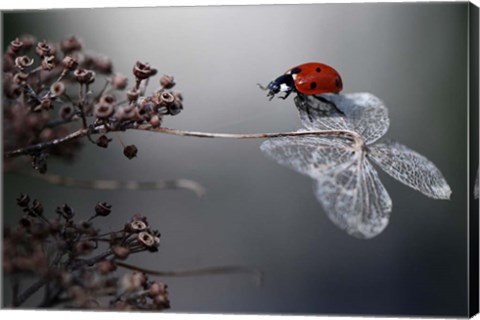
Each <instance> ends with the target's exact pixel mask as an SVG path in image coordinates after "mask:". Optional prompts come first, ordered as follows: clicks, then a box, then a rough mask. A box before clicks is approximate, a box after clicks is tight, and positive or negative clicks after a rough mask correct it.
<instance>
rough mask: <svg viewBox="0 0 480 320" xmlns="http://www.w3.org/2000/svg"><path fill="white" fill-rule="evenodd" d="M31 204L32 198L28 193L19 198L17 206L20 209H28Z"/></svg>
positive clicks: (21, 194)
mask: <svg viewBox="0 0 480 320" xmlns="http://www.w3.org/2000/svg"><path fill="white" fill-rule="evenodd" d="M29 203H30V197H29V196H28V194H26V193H20V196H19V197H18V198H17V205H18V206H19V207H22V208H25V207H28V204H29Z"/></svg>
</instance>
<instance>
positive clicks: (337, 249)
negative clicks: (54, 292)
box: [3, 3, 468, 316]
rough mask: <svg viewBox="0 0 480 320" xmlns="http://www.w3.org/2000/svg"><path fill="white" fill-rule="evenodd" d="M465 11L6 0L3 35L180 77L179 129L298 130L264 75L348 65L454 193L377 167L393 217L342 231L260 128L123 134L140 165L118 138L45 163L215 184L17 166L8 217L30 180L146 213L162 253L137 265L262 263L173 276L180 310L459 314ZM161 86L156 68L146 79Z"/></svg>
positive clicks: (47, 199) (8, 192)
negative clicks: (10, 5) (250, 136)
mask: <svg viewBox="0 0 480 320" xmlns="http://www.w3.org/2000/svg"><path fill="white" fill-rule="evenodd" d="M467 17H468V3H451V4H450V3H447V4H446V3H437V4H426V3H422V4H378V3H377V4H317V5H269V6H230V7H227V6H225V7H222V6H219V7H183V8H174V7H171V8H166V7H163V8H132V9H90V10H89V9H85V10H53V11H52V10H46V11H28V12H4V13H3V46H4V48H5V47H6V45H7V44H8V43H9V42H10V41H12V40H13V39H15V37H16V36H20V35H23V34H32V35H34V36H35V37H36V38H37V39H38V40H43V39H46V40H49V41H52V42H57V41H61V40H62V39H64V38H66V37H68V36H70V35H75V36H77V37H79V38H80V39H82V41H83V43H84V47H86V48H87V49H88V48H89V49H92V50H95V51H96V52H99V53H103V54H105V55H107V56H109V57H111V58H112V59H113V63H114V68H115V70H114V71H116V72H121V73H123V74H127V75H129V77H130V84H132V83H133V77H132V76H131V70H132V67H133V65H134V63H135V61H137V60H140V61H143V62H149V63H150V64H151V65H152V66H154V67H156V68H158V70H159V73H160V74H163V73H165V74H171V75H173V76H174V77H175V80H176V82H177V86H176V88H175V89H177V90H180V91H181V92H182V93H183V95H184V108H185V109H184V110H183V112H182V113H181V114H180V115H178V116H176V117H168V118H167V119H166V121H165V123H164V125H165V126H167V127H171V128H177V129H185V130H196V131H207V132H230V133H255V132H279V131H292V130H296V129H299V128H300V121H299V118H298V115H297V111H296V108H295V106H294V103H293V99H291V98H289V99H287V100H285V101H283V100H279V99H274V100H272V101H268V99H267V98H266V96H265V95H266V93H265V92H263V91H261V90H259V89H258V87H257V86H256V83H262V84H267V83H268V82H269V81H270V80H272V79H274V78H276V77H277V76H279V75H280V74H282V73H283V72H285V71H286V70H287V69H289V68H290V67H292V66H295V65H298V64H300V63H304V62H309V61H318V62H323V63H327V64H329V65H331V66H333V67H334V68H336V69H337V70H338V71H339V72H340V74H341V75H342V78H343V83H344V92H371V93H373V94H375V95H376V96H378V97H380V98H381V99H382V100H383V101H384V102H385V103H386V105H387V107H388V108H389V114H390V119H391V126H390V129H389V132H388V133H387V135H386V136H387V137H388V138H391V139H394V140H397V141H399V142H401V143H403V144H405V145H407V146H408V147H410V148H412V149H414V150H416V151H418V152H419V153H421V154H422V155H424V156H426V157H427V158H429V159H430V160H431V161H433V162H434V163H435V164H436V165H437V166H438V168H439V169H440V170H441V171H442V173H443V174H444V176H445V178H446V179H447V181H448V182H449V184H450V186H451V188H452V190H453V194H452V198H451V200H450V201H441V200H433V199H429V198H427V197H425V196H424V195H422V194H420V193H419V192H416V191H414V190H413V189H410V188H408V187H406V186H404V185H402V184H400V183H399V182H396V181H395V180H393V179H392V178H390V177H389V176H387V175H386V174H384V173H383V172H381V173H380V177H381V179H382V182H383V183H384V185H385V187H386V189H387V190H388V191H389V193H390V196H391V198H392V200H393V211H392V214H391V219H390V224H389V226H388V227H387V228H386V229H385V231H384V232H383V233H382V234H380V235H379V236H377V237H376V238H373V239H371V240H363V241H362V240H358V239H356V238H353V237H350V236H348V235H347V234H346V233H345V232H343V231H341V230H340V229H338V228H337V227H336V226H334V225H333V223H332V222H331V221H330V220H329V219H328V218H327V216H326V215H325V214H324V212H323V211H322V208H321V206H320V204H319V203H318V202H317V200H316V198H315V196H314V194H313V192H312V181H311V180H310V179H309V178H308V177H305V176H301V175H300V174H297V173H296V172H294V171H292V170H289V169H287V168H285V167H281V166H280V165H278V164H276V163H275V162H273V161H271V160H269V159H267V158H266V157H265V156H264V155H263V154H262V153H261V151H260V149H259V146H260V144H261V142H262V141H261V140H221V139H200V138H188V137H175V136H167V135H161V134H155V133H145V132H126V133H122V134H121V137H122V140H123V141H124V142H125V143H126V144H135V145H136V146H137V147H138V149H139V153H138V157H137V158H135V159H134V160H128V159H127V158H125V157H124V156H123V155H122V147H121V145H120V143H118V139H116V137H115V136H113V138H114V139H115V140H117V141H114V142H113V143H112V144H111V145H110V146H109V148H108V149H100V148H98V147H96V146H95V145H92V144H85V147H84V149H83V150H82V152H81V153H80V156H79V157H78V158H77V160H76V161H75V162H74V163H73V164H65V163H62V162H59V161H54V160H53V161H52V160H49V171H50V172H51V173H55V174H62V175H66V176H70V177H73V178H78V179H95V178H97V179H98V178H101V179H121V180H140V181H151V180H163V179H176V178H186V179H192V180H195V181H197V182H199V183H200V184H202V185H203V186H204V187H205V188H206V189H207V194H206V195H205V196H204V197H203V198H198V197H196V196H195V195H194V194H193V193H192V192H189V191H186V190H160V191H158V190H156V191H155V190H151V191H141V192H140V191H137V192H133V191H92V190H80V189H69V188H63V187H57V186H53V185H49V184H46V183H45V182H42V181H39V180H36V179H33V178H26V177H22V176H19V175H13V174H6V175H5V176H4V188H3V190H4V191H3V200H4V205H3V222H4V224H6V225H9V224H14V223H15V222H16V221H17V220H18V219H19V217H20V215H21V212H20V210H19V209H18V208H17V207H16V205H15V202H16V201H15V199H16V198H17V197H18V195H19V193H20V192H26V193H29V194H30V196H31V197H33V198H37V199H41V200H42V201H43V203H44V207H45V210H46V212H47V213H48V212H50V213H51V214H52V215H53V212H54V210H55V208H56V207H57V206H59V205H61V204H63V203H65V202H66V203H69V204H70V205H71V206H72V207H73V208H74V209H75V211H76V213H77V215H78V216H79V217H82V216H84V217H85V218H87V217H89V216H90V214H91V213H92V211H93V208H94V206H95V204H96V203H97V202H98V201H107V202H109V203H111V204H112V205H113V209H114V211H113V214H112V215H110V216H109V217H108V218H106V219H104V220H103V221H104V224H103V226H102V227H103V228H104V229H105V230H111V229H115V228H116V227H117V226H121V225H123V223H124V222H125V221H126V220H128V219H129V218H130V217H131V216H132V215H133V214H134V213H142V214H144V215H146V216H148V218H149V221H150V223H151V225H153V226H155V227H157V228H158V229H159V230H160V232H161V233H162V237H161V241H162V242H161V247H160V251H159V252H158V253H157V254H155V255H151V254H147V253H145V254H139V255H135V256H133V257H132V258H131V260H130V261H131V262H135V263H137V264H139V265H141V266H143V267H145V268H149V269H159V270H175V269H187V268H189V269H190V268H201V267H207V266H221V265H242V266H250V267H255V268H258V269H260V270H261V271H262V272H263V273H264V281H263V285H262V286H260V287H259V286H257V285H256V284H255V281H254V279H253V278H252V277H249V276H246V275H215V276H213V275H212V276H197V277H185V278H162V279H161V280H163V281H164V282H166V283H167V284H168V285H169V293H170V300H171V304H172V309H171V311H170V312H201V313H203V312H213V313H257V314H258V313H260V314H261V313H282V314H343V315H352V314H368V315H436V316H465V315H466V312H467V184H468V177H467V134H468V131H467V130H468V128H467V121H468V118H467V22H468V20H467ZM155 79H158V76H157V77H156V78H155ZM155 81H156V80H155ZM97 82H99V83H98V85H99V86H101V83H100V81H98V80H97ZM157 88H158V83H153V81H152V82H151V84H150V86H149V90H151V91H153V90H155V89H157ZM26 169H28V164H27V165H26ZM8 292H9V288H6V287H5V288H4V295H6V296H5V299H8Z"/></svg>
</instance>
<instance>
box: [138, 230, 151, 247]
mask: <svg viewBox="0 0 480 320" xmlns="http://www.w3.org/2000/svg"><path fill="white" fill-rule="evenodd" d="M137 239H138V241H140V243H142V244H143V245H144V246H145V247H147V248H152V247H155V246H156V243H155V237H154V236H152V235H151V234H150V233H148V232H147V231H142V232H140V233H139V234H138V237H137Z"/></svg>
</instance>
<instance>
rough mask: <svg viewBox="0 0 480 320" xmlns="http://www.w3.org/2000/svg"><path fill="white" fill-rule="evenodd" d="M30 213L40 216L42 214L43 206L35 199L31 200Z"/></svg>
mask: <svg viewBox="0 0 480 320" xmlns="http://www.w3.org/2000/svg"><path fill="white" fill-rule="evenodd" d="M32 211H33V212H35V213H36V214H38V215H39V216H41V215H42V214H43V204H42V203H41V202H40V201H39V200H37V199H35V200H33V202H32Z"/></svg>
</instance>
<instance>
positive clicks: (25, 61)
mask: <svg viewBox="0 0 480 320" xmlns="http://www.w3.org/2000/svg"><path fill="white" fill-rule="evenodd" d="M32 64H33V59H30V58H29V57H28V56H21V57H17V58H15V66H16V67H17V68H18V69H19V70H22V71H23V70H24V69H26V68H28V67H30V66H31V65H32Z"/></svg>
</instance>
